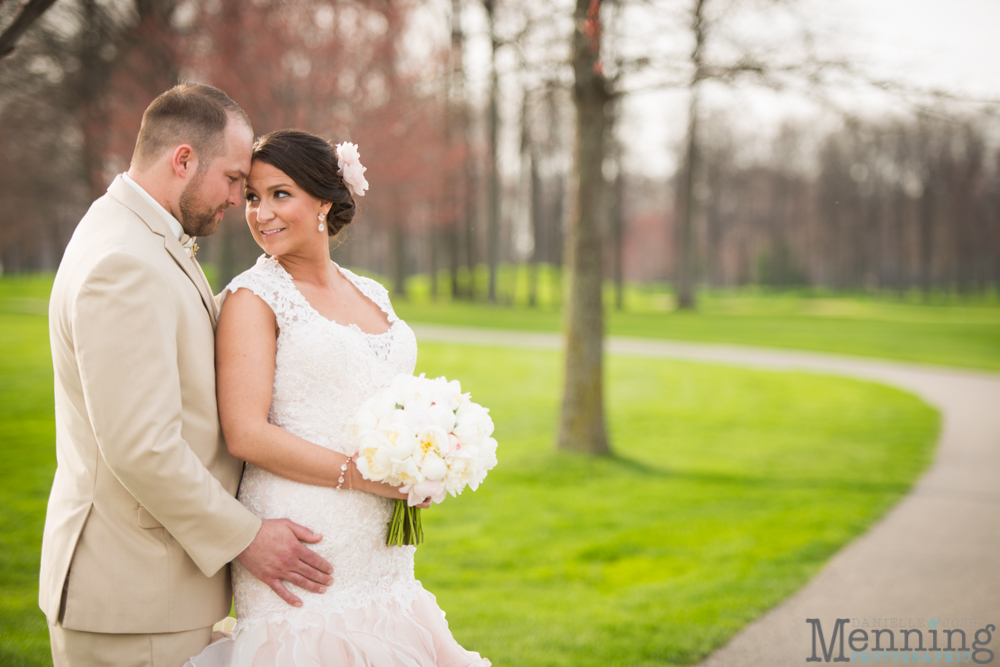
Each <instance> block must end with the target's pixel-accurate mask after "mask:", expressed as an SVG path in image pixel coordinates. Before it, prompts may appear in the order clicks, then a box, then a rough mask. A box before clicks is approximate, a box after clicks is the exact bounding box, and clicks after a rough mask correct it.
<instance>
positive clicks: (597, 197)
mask: <svg viewBox="0 0 1000 667" xmlns="http://www.w3.org/2000/svg"><path fill="white" fill-rule="evenodd" d="M600 12H601V2H600V0H577V2H576V10H575V12H574V15H573V18H574V26H575V27H574V30H573V51H572V53H573V56H572V58H573V60H572V62H573V72H574V85H573V103H574V106H575V107H576V113H577V128H576V151H575V163H574V170H575V172H576V193H575V198H574V210H573V214H572V217H571V221H572V223H571V227H570V231H569V237H568V239H567V243H566V264H567V266H566V269H567V271H568V273H569V288H568V291H567V294H568V301H567V303H566V313H565V318H566V320H565V322H566V325H565V332H566V333H565V335H566V375H565V377H566V384H565V393H564V395H563V405H562V414H561V419H560V426H559V439H558V446H559V448H560V449H566V450H573V451H579V452H586V453H588V454H607V453H609V452H610V447H609V445H608V436H607V429H606V427H605V422H604V390H603V377H602V375H603V348H602V344H603V336H604V308H603V305H602V302H601V283H602V281H603V277H604V271H603V266H602V252H601V218H602V217H603V216H604V214H605V212H606V208H605V204H604V189H605V184H604V175H603V172H602V168H601V167H602V164H603V161H604V155H605V149H604V138H605V134H606V122H607V112H606V110H605V106H606V105H607V103H608V101H609V98H610V96H609V94H608V90H607V86H606V81H605V78H604V74H603V72H602V64H601V23H600V21H601V13H600Z"/></svg>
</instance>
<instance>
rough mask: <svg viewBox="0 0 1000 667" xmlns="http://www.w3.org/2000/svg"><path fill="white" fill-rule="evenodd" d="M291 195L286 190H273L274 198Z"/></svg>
mask: <svg viewBox="0 0 1000 667" xmlns="http://www.w3.org/2000/svg"><path fill="white" fill-rule="evenodd" d="M291 196H292V195H290V194H289V193H288V192H287V191H286V190H275V191H274V198H275V199H284V198H285V197H291Z"/></svg>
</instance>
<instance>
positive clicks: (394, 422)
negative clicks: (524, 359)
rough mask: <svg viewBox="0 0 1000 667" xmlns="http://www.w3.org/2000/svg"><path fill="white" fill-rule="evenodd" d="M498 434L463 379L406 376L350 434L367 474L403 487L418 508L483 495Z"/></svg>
mask: <svg viewBox="0 0 1000 667" xmlns="http://www.w3.org/2000/svg"><path fill="white" fill-rule="evenodd" d="M493 429H494V425H493V420H492V419H491V418H490V416H489V410H487V409H486V408H484V407H483V406H481V405H479V404H477V403H473V402H472V400H471V399H470V397H469V394H467V393H462V386H461V385H460V384H459V383H458V382H457V381H454V380H452V381H449V380H448V379H447V378H444V377H439V378H434V379H429V378H426V377H424V376H423V375H420V376H416V377H414V376H412V375H400V376H397V377H395V378H393V380H392V382H391V383H390V384H389V386H388V387H387V388H386V389H385V390H383V391H381V392H379V393H378V394H377V395H376V396H373V397H371V398H369V399H368V400H367V401H365V402H364V404H363V405H362V406H361V407H360V408H359V410H358V413H357V414H356V415H355V416H354V419H353V421H352V422H351V424H350V428H349V434H350V436H351V438H352V439H353V441H354V442H355V443H357V446H358V460H357V461H358V462H357V465H358V470H360V471H361V473H362V475H364V476H365V477H366V478H368V479H373V480H377V481H384V482H385V483H387V484H392V485H395V486H400V488H401V490H402V491H403V492H404V493H407V495H408V502H409V505H410V506H411V507H412V506H414V505H416V504H419V503H420V502H422V501H423V499H424V498H427V497H430V498H432V499H433V500H434V502H441V501H442V500H443V499H444V497H445V496H446V495H447V494H448V493H450V494H451V495H452V496H456V495H458V494H460V493H462V491H463V490H464V489H465V487H467V486H468V487H471V488H472V489H473V490H475V489H477V488H478V486H479V484H480V483H482V481H483V480H484V479H485V478H486V474H487V472H488V471H489V470H492V469H493V467H494V466H496V464H497V459H496V450H497V442H496V440H495V439H493V437H492V435H493ZM394 525H396V524H394ZM397 537H398V535H397ZM393 543H396V542H393Z"/></svg>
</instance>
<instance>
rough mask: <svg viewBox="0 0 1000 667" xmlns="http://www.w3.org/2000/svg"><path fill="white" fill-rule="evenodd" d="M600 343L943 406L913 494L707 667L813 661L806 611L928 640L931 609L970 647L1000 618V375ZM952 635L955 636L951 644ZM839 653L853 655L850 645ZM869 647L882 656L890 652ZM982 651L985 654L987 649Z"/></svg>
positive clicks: (440, 335) (503, 342) (448, 335)
mask: <svg viewBox="0 0 1000 667" xmlns="http://www.w3.org/2000/svg"><path fill="white" fill-rule="evenodd" d="M413 328H414V330H415V331H416V334H417V338H418V339H419V340H422V341H439V342H456V343H469V344H477V345H500V346H512V347H524V348H542V349H552V350H556V349H559V348H560V347H561V345H562V339H561V337H560V336H559V335H558V334H550V333H528V332H520V331H500V330H487V329H474V328H458V327H444V326H436V325H434V326H432V325H423V324H417V325H413ZM606 350H607V351H608V352H609V353H611V354H626V355H638V356H646V357H656V358H665V359H683V360H689V361H698V362H705V363H712V364H724V365H731V366H744V367H752V368H760V369H765V370H773V371H806V372H815V373H823V374H832V375H843V376H849V377H854V378H861V379H865V380H873V381H876V382H881V383H884V384H888V385H893V386H896V387H900V388H902V389H905V390H907V391H910V392H912V393H914V394H916V395H918V396H920V397H922V398H923V399H924V400H926V401H927V402H928V403H930V404H931V405H934V406H935V407H936V408H938V409H939V410H940V411H941V414H942V416H943V430H942V434H941V440H940V442H939V443H938V450H937V458H936V460H935V462H934V464H933V466H932V467H931V468H930V470H928V471H927V472H926V473H925V474H924V476H923V477H922V478H921V479H920V480H919V481H918V482H917V484H916V486H915V488H914V489H913V491H912V492H911V493H910V495H909V496H907V497H906V498H904V499H903V500H902V501H901V502H900V503H899V504H898V505H897V506H896V507H895V508H893V509H892V510H890V511H889V513H888V514H886V516H885V517H883V518H882V520H881V521H879V522H878V523H877V524H876V525H875V526H873V527H872V528H871V529H870V530H869V531H868V532H867V533H866V534H864V535H862V536H861V537H859V538H857V539H856V540H855V541H854V542H852V543H851V544H849V545H847V546H846V547H844V549H842V550H841V551H840V552H839V553H838V554H836V555H835V556H834V557H833V559H831V560H830V562H829V563H827V564H826V566H825V567H824V568H823V570H822V571H820V573H819V574H818V575H817V576H816V577H815V578H814V579H813V580H812V581H810V582H809V583H808V584H807V585H806V586H805V587H804V588H803V589H802V590H800V591H799V592H798V593H796V594H794V595H793V596H792V597H791V598H789V599H787V600H785V601H784V602H783V603H781V604H779V605H778V606H777V607H775V608H773V609H771V610H770V611H769V612H767V613H766V614H764V616H762V617H761V618H759V619H758V620H757V621H755V622H753V623H751V624H750V625H748V626H747V627H746V628H744V629H743V630H742V631H741V632H740V633H739V634H737V635H736V636H735V637H734V638H733V639H732V640H731V641H730V642H729V644H727V645H726V646H724V647H723V648H722V649H720V650H718V651H716V652H715V653H714V654H712V655H711V656H709V658H708V659H707V660H706V661H705V662H704V663H703V667H744V666H745V667H765V666H767V667H783V666H784V665H797V666H798V665H806V664H811V663H807V662H806V660H805V659H806V658H807V657H810V656H811V655H812V635H811V633H812V626H810V625H809V624H807V623H806V620H805V619H807V618H818V619H819V620H820V621H821V623H822V630H823V633H824V635H825V637H826V641H827V642H829V641H830V634H831V632H832V631H833V627H834V622H835V619H837V618H850V619H852V623H851V624H848V627H847V628H846V629H847V630H848V631H850V630H851V627H850V625H852V624H853V623H854V622H855V621H856V622H857V623H858V624H861V623H863V622H867V624H868V625H869V626H871V625H873V624H874V619H879V620H880V622H883V623H887V624H888V626H889V627H890V628H891V627H893V626H895V625H898V624H901V625H907V624H909V623H912V624H913V625H914V626H915V627H919V626H918V625H917V624H920V623H922V624H923V628H922V634H923V635H924V638H925V642H926V644H925V646H930V638H931V635H930V633H929V628H928V623H929V621H930V619H934V620H935V623H936V625H937V627H938V628H939V630H943V629H944V628H945V627H949V626H952V625H957V626H959V627H961V625H963V624H964V625H965V626H966V627H965V628H964V630H965V633H966V635H967V637H968V643H969V644H968V645H969V647H970V648H971V646H972V643H973V642H974V641H975V633H976V630H978V629H980V628H983V627H984V626H985V625H986V624H987V623H993V624H994V625H996V626H998V628H1000V375H991V374H987V373H977V372H974V371H963V370H958V369H949V368H943V367H935V366H922V365H917V364H908V363H901V362H892V361H883V360H879V359H865V358H861V357H846V356H836V355H828V354H820V353H809V352H797V351H787V350H772V349H765V348H752V347H742V346H735V345H711V344H700V343H682V342H673V341H657V340H649V339H636V338H622V337H614V336H612V337H610V338H609V339H608V340H607V342H606ZM894 619H895V622H893V621H894ZM894 634H895V637H896V641H897V642H898V643H897V646H899V645H900V643H901V642H902V639H903V636H902V634H901V633H900V632H899V630H898V629H897V630H896V631H895V632H894ZM938 635H940V638H941V643H940V644H939V646H941V647H944V646H945V643H944V642H945V641H946V640H945V636H944V634H943V632H940V631H939V632H938ZM992 635H993V637H992V640H991V641H990V644H989V646H988V648H989V649H991V650H992V651H993V652H994V653H995V654H996V655H995V658H994V659H993V660H992V664H994V665H998V666H1000V630H997V631H994V632H993V633H992ZM885 639H887V637H886V638H885ZM915 639H916V636H914V641H915ZM959 639H960V637H959V636H958V635H957V634H956V635H955V641H956V643H957V642H958V641H959ZM982 639H985V637H982ZM883 646H885V644H884V643H883ZM911 646H913V644H911ZM871 648H872V646H871V645H869V651H870V650H871ZM845 652H846V655H847V657H848V658H850V657H851V656H850V648H848V647H847V645H846V643H845ZM837 655H839V653H835V654H834V655H833V656H832V657H836V656H837ZM911 655H912V654H911ZM937 656H940V661H941V662H943V661H944V660H945V657H946V656H945V655H944V654H934V653H929V654H928V658H929V659H930V660H931V661H933V660H934V658H935V657H937ZM820 657H821V658H822V654H820ZM876 657H884V658H885V659H884V660H880V662H889V661H890V657H891V656H890V654H887V653H885V654H882V655H881V656H876ZM907 657H909V656H907ZM947 657H951V656H947ZM977 657H979V658H980V659H981V660H983V659H986V658H988V655H987V654H985V653H980V654H978V656H977ZM902 658H903V656H902V655H899V654H897V659H899V660H901V659H902ZM965 661H968V658H966V660H965ZM965 661H963V662H965ZM969 664H973V663H971V662H969Z"/></svg>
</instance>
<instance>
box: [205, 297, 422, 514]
mask: <svg viewBox="0 0 1000 667" xmlns="http://www.w3.org/2000/svg"><path fill="white" fill-rule="evenodd" d="M276 350H277V322H276V321H275V318H274V312H273V311H272V310H271V308H270V307H268V305H267V304H266V303H264V301H263V300H261V299H260V298H259V297H258V296H256V295H255V294H253V293H252V292H250V291H249V290H247V289H240V290H237V291H236V292H234V293H233V294H230V295H229V296H228V297H227V298H226V301H225V306H224V307H223V309H222V313H221V315H220V316H219V325H218V328H217V329H216V334H215V369H216V390H217V392H218V398H219V421H220V422H221V424H222V432H223V435H224V436H225V438H226V446H227V447H228V449H229V453H230V454H232V455H233V456H235V457H236V458H238V459H242V460H243V461H246V462H248V463H252V464H253V465H255V466H257V467H258V468H263V469H264V470H267V471H269V472H272V473H274V474H276V475H280V476H281V477H284V478H286V479H291V480H294V481H296V482H302V483H304V484H312V485H315V486H337V479H338V478H339V477H340V475H341V470H340V468H341V466H342V465H343V464H344V463H345V462H346V461H347V457H346V456H344V455H343V454H341V453H339V452H335V451H332V450H329V449H326V448H325V447H320V446H319V445H316V444H314V443H311V442H309V441H307V440H303V439H302V438H300V437H298V436H296V435H293V434H291V433H289V432H288V431H286V430H285V429H283V428H281V427H279V426H275V425H273V424H269V423H268V421H267V414H268V411H269V409H270V406H271V389H272V387H273V385H274V358H275V352H276ZM348 475H349V476H345V480H344V484H343V485H342V488H345V489H347V488H353V489H359V490H362V491H368V492H369V493H374V494H377V495H380V496H385V497H387V498H405V497H406V494H404V493H400V491H399V489H398V487H394V486H389V485H388V484H382V483H381V482H371V481H368V480H366V479H364V478H363V477H362V476H361V474H360V473H358V471H357V468H355V467H354V464H353V462H352V463H351V464H350V465H349V466H348Z"/></svg>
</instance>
